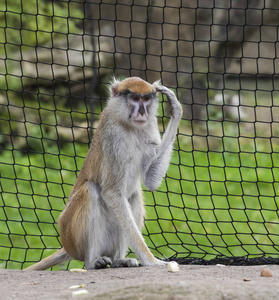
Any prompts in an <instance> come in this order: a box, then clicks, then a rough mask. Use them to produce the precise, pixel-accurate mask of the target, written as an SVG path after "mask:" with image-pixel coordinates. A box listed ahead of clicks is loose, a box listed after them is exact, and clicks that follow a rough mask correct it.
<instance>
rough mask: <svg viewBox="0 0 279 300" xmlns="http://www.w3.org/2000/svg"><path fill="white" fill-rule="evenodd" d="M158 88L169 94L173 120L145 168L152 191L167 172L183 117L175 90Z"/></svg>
mask: <svg viewBox="0 0 279 300" xmlns="http://www.w3.org/2000/svg"><path fill="white" fill-rule="evenodd" d="M156 90H157V91H158V92H161V93H162V94H165V95H166V96H167V98H168V100H169V103H170V106H171V120H170V122H169V124H168V127H167V129H166V131H165V133H164V135H163V137H162V141H161V144H160V145H159V146H157V148H156V154H155V156H154V155H152V157H151V156H150V157H149V162H148V164H147V165H146V169H145V170H144V175H143V184H144V185H145V186H146V187H147V188H148V189H149V190H151V191H154V190H156V189H157V188H158V187H159V185H160V184H161V181H162V179H163V177H164V176H165V174H166V172H167V169H168V166H169V163H170V159H171V153H172V148H173V143H174V141H175V137H176V132H177V128H178V125H179V122H180V119H181V117H182V107H181V104H180V103H179V101H178V100H177V98H176V96H175V94H174V92H173V91H171V90H170V89H168V88H166V87H165V86H162V85H158V86H156Z"/></svg>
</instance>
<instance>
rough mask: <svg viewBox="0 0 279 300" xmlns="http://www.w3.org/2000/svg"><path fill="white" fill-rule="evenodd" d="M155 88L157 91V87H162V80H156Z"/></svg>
mask: <svg viewBox="0 0 279 300" xmlns="http://www.w3.org/2000/svg"><path fill="white" fill-rule="evenodd" d="M152 85H153V86H154V87H155V89H156V90H157V86H161V85H162V83H161V80H160V79H159V80H156V81H155V82H153V84H152Z"/></svg>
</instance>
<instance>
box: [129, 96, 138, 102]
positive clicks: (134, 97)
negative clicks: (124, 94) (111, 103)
mask: <svg viewBox="0 0 279 300" xmlns="http://www.w3.org/2000/svg"><path fill="white" fill-rule="evenodd" d="M131 98H132V100H133V101H135V102H138V101H139V100H140V96H138V95H132V97H131Z"/></svg>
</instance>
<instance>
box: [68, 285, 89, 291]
mask: <svg viewBox="0 0 279 300" xmlns="http://www.w3.org/2000/svg"><path fill="white" fill-rule="evenodd" d="M85 286H86V285H85V284H76V285H71V286H70V287H69V289H71V290H74V289H79V288H83V287H85Z"/></svg>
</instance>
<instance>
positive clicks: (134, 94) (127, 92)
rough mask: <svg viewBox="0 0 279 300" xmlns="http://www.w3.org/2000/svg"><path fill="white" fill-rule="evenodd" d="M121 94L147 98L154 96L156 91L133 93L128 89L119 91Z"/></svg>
mask: <svg viewBox="0 0 279 300" xmlns="http://www.w3.org/2000/svg"><path fill="white" fill-rule="evenodd" d="M120 94H121V95H123V96H128V95H132V96H139V97H141V98H142V97H149V98H153V97H155V96H156V93H155V92H151V93H148V94H139V93H133V92H131V91H130V90H129V89H127V90H125V91H124V92H121V93H120Z"/></svg>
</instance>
